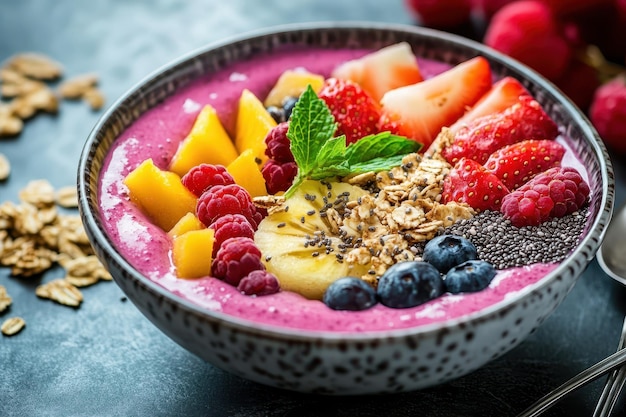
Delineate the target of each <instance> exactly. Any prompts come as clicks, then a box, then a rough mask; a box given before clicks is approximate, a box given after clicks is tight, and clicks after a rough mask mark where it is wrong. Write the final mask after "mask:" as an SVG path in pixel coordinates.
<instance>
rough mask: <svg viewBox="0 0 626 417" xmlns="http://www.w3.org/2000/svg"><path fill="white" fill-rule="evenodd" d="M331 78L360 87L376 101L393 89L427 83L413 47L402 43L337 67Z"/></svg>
mask: <svg viewBox="0 0 626 417" xmlns="http://www.w3.org/2000/svg"><path fill="white" fill-rule="evenodd" d="M331 77H334V78H340V79H344V80H351V81H354V82H355V83H357V84H359V85H360V86H361V87H362V88H363V89H364V90H365V91H367V92H368V94H369V95H370V96H372V98H373V99H374V100H376V102H378V101H380V99H381V98H382V96H383V94H385V93H386V92H387V91H389V90H393V89H395V88H398V87H404V86H405V85H411V84H415V83H418V82H420V81H422V80H423V78H422V73H421V72H420V69H419V67H418V65H417V58H416V57H415V54H413V50H412V49H411V45H409V44H408V43H407V42H399V43H395V44H393V45H390V46H386V47H384V48H381V49H379V50H377V51H374V52H370V53H369V54H367V55H364V56H362V57H361V58H356V59H353V60H351V61H347V62H344V63H343V64H340V65H339V66H337V67H336V68H335V69H334V70H333V71H332V73H331Z"/></svg>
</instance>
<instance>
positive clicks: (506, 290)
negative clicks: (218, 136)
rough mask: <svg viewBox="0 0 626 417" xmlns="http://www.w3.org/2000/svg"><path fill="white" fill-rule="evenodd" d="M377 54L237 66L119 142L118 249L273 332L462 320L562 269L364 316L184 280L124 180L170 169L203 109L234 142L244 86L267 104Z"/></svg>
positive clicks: (115, 158) (112, 229) (433, 67)
mask: <svg viewBox="0 0 626 417" xmlns="http://www.w3.org/2000/svg"><path fill="white" fill-rule="evenodd" d="M367 52H369V51H364V50H337V51H334V50H323V51H321V50H305V51H288V52H284V53H275V54H272V56H271V57H263V58H256V59H255V60H253V61H249V62H241V63H237V64H234V65H232V66H231V67H230V68H229V69H228V70H224V71H222V72H219V73H217V74H214V75H212V76H211V77H210V78H207V79H204V80H200V81H198V82H196V83H195V84H194V85H192V86H190V87H188V88H186V89H184V90H183V91H181V92H179V93H177V94H176V95H174V96H172V97H171V98H169V99H168V100H166V101H165V102H164V103H162V104H160V105H159V106H158V107H156V108H154V109H152V110H150V111H149V112H147V113H146V114H145V115H143V116H142V117H141V118H140V119H139V120H138V121H137V122H135V123H134V124H133V125H132V126H130V127H129V128H128V129H127V130H126V131H125V132H124V133H123V134H122V135H121V136H120V137H119V138H118V139H117V141H116V143H115V144H114V147H113V148H112V151H111V152H110V153H109V155H108V156H107V159H106V161H105V164H104V167H103V174H102V176H101V178H100V190H99V195H100V208H101V211H102V216H103V218H104V224H105V228H106V232H107V233H108V234H109V236H110V237H111V239H112V240H113V242H114V244H115V246H116V248H117V250H118V251H119V252H120V253H121V254H122V255H123V256H124V257H125V258H126V259H127V260H128V261H129V262H130V263H131V264H132V265H133V266H134V267H135V268H136V269H137V270H138V271H139V272H141V273H142V274H144V275H145V276H147V277H148V278H149V279H150V280H152V281H154V282H155V283H158V284H159V285H161V286H163V287H164V288H166V289H167V290H169V291H171V292H172V293H174V294H176V295H178V296H180V297H182V298H184V299H187V300H189V301H191V302H193V303H196V304H197V305H199V306H201V307H203V308H206V309H208V310H213V311H219V312H221V313H225V314H228V315H232V316H235V317H237V318H240V319H246V320H251V321H254V322H256V323H260V324H264V325H270V326H279V327H287V328H291V329H304V330H311V331H324V332H329V331H330V332H369V331H388V330H393V329H402V328H409V327H416V326H424V325H429V324H433V323H437V322H442V321H447V320H451V319H455V318H459V317H462V316H465V315H468V314H471V313H475V312H477V311H480V310H482V309H484V308H487V307H489V306H493V305H495V304H497V303H500V302H503V301H504V300H506V299H507V298H508V297H511V296H513V295H514V294H515V293H517V292H519V291H521V290H523V289H524V288H526V287H527V286H528V285H531V284H533V283H535V282H537V281H539V280H540V279H541V278H542V277H544V276H545V275H546V274H547V273H549V272H551V271H552V270H554V269H555V268H556V267H557V266H558V265H556V264H535V265H532V266H529V267H521V268H513V269H510V270H505V271H500V272H499V273H498V275H497V276H496V278H495V279H494V280H493V282H492V283H491V285H490V287H489V288H487V289H485V290H483V291H481V292H478V293H471V294H462V295H449V294H446V295H444V296H442V297H440V298H438V299H436V300H433V301H431V302H428V303H426V304H424V305H421V306H418V307H414V308H408V309H391V308H387V307H384V306H382V305H377V306H375V307H373V308H371V309H369V310H366V311H362V312H346V311H334V310H331V309H329V308H328V307H326V306H325V305H324V304H323V303H322V302H321V301H316V300H307V299H305V298H303V297H302V296H300V295H298V294H295V293H290V292H279V293H277V294H273V295H268V296H262V297H250V296H246V295H243V294H241V293H239V292H238V291H237V290H236V288H234V287H232V286H231V285H229V284H226V283H224V282H222V281H220V280H218V279H215V278H211V277H206V278H201V279H196V280H186V279H179V278H177V277H176V274H175V269H174V267H173V264H172V260H171V241H170V238H169V237H168V236H167V233H165V232H164V231H163V230H161V229H159V228H158V227H156V226H154V225H152V224H151V223H150V221H149V220H148V219H147V218H146V217H145V216H144V215H143V213H142V212H141V211H140V210H138V209H137V207H136V206H134V205H133V204H132V203H131V202H130V201H129V199H128V192H127V189H126V187H125V186H124V185H123V183H122V180H123V178H124V177H125V176H126V175H127V174H128V173H129V172H130V171H132V170H133V169H134V168H135V167H136V166H138V165H139V164H140V163H141V162H143V161H144V160H145V159H147V158H152V159H153V160H154V163H155V164H156V165H157V166H159V167H160V168H162V169H166V168H167V166H168V163H169V161H170V159H171V158H172V156H173V154H174V152H175V151H176V148H177V146H178V143H179V142H180V141H181V140H182V139H183V138H184V137H185V136H186V134H187V132H188V131H189V129H190V128H191V126H192V124H193V122H194V120H195V117H196V115H197V114H198V112H199V111H200V109H201V107H202V105H204V104H211V105H212V106H213V107H215V108H216V110H217V112H218V114H219V116H220V119H221V120H222V123H223V124H224V126H225V128H226V129H227V131H228V132H229V133H230V134H231V135H232V133H233V129H234V122H235V113H236V112H233V109H236V106H237V102H238V99H239V96H240V94H241V91H242V90H243V89H244V88H247V89H249V90H251V91H252V92H253V93H255V94H256V95H257V96H258V97H265V95H267V93H268V92H269V89H270V88H271V86H272V85H273V83H274V82H275V81H276V79H277V78H278V76H279V75H280V74H281V73H282V72H283V71H284V70H286V69H293V68H297V67H303V68H306V69H307V70H309V71H311V72H315V73H319V74H322V75H325V76H328V75H329V73H330V71H331V69H332V68H333V67H334V66H335V65H337V64H338V63H340V62H344V61H346V60H349V59H353V58H355V57H358V56H362V55H364V54H365V53H367ZM418 62H419V64H420V69H421V71H422V73H423V74H424V76H425V77H429V76H431V75H433V74H436V73H438V72H440V71H442V70H443V69H445V68H446V66H445V65H444V64H440V63H436V62H432V61H424V60H419V61H418ZM569 159H570V163H575V162H577V161H576V160H575V158H574V157H572V156H571V155H570V156H569ZM581 172H584V170H581ZM164 204H167V202H164ZM199 256H201V255H199Z"/></svg>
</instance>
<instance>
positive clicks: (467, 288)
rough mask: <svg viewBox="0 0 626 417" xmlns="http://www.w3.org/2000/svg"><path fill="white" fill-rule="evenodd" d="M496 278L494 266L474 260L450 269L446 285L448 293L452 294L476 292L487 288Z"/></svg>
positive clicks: (445, 280) (446, 277)
mask: <svg viewBox="0 0 626 417" xmlns="http://www.w3.org/2000/svg"><path fill="white" fill-rule="evenodd" d="M495 276H496V269H495V268H494V267H493V265H492V264H490V263H489V262H486V261H481V260H475V259H474V260H470V261H466V262H463V263H462V264H461V265H457V266H455V267H454V268H452V269H450V270H449V271H448V273H447V274H446V276H445V278H444V283H445V284H446V289H447V290H448V292H451V293H452V294H458V293H461V292H476V291H481V290H484V289H485V288H487V286H489V283H490V282H491V280H492V279H493V277H495Z"/></svg>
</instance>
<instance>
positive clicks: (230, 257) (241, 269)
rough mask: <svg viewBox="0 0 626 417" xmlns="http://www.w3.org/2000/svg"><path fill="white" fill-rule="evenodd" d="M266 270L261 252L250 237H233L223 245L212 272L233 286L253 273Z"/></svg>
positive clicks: (214, 261)
mask: <svg viewBox="0 0 626 417" xmlns="http://www.w3.org/2000/svg"><path fill="white" fill-rule="evenodd" d="M259 269H265V266H263V263H262V262H261V251H260V250H259V248H258V247H257V246H256V245H255V244H254V240H252V239H250V238H249V237H231V238H228V239H226V240H225V241H224V243H222V246H221V247H220V249H219V250H218V251H217V255H216V256H215V259H214V260H213V265H212V267H211V272H212V274H213V276H214V277H215V278H219V279H221V280H223V281H225V282H227V283H229V284H231V285H233V286H235V287H236V286H237V285H239V282H240V281H241V280H242V278H243V277H245V276H246V275H248V274H249V273H250V272H252V271H256V270H259Z"/></svg>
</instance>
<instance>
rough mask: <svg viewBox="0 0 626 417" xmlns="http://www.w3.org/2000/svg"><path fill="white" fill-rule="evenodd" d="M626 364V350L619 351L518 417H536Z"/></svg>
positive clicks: (546, 396) (580, 374)
mask: <svg viewBox="0 0 626 417" xmlns="http://www.w3.org/2000/svg"><path fill="white" fill-rule="evenodd" d="M625 363H626V349H622V350H619V351H617V352H615V353H614V354H612V355H611V356H608V357H606V358H604V359H603V360H601V361H600V362H598V363H596V364H595V365H593V366H591V367H589V368H587V369H585V370H584V371H582V372H580V373H579V374H578V375H576V376H574V377H573V378H571V379H570V380H569V381H567V382H565V383H564V384H563V385H561V386H560V387H558V388H556V389H555V390H554V391H552V392H550V393H548V394H546V395H545V396H544V397H543V398H541V399H539V400H538V401H537V402H535V403H534V404H533V405H531V406H530V407H529V408H527V409H526V410H524V411H523V412H522V413H521V414H519V415H518V416H517V417H536V416H538V415H540V414H541V413H543V412H544V411H546V410H547V409H548V408H550V407H552V406H553V405H554V403H556V402H557V401H558V400H560V399H561V398H563V397H564V396H566V395H567V394H569V393H570V392H572V391H574V390H576V389H578V388H580V387H581V386H583V385H585V384H587V383H589V382H591V381H594V380H596V379H597V378H600V377H601V376H602V375H604V374H606V373H607V372H610V371H611V370H613V369H615V368H618V367H620V366H621V365H623V364H625Z"/></svg>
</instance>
